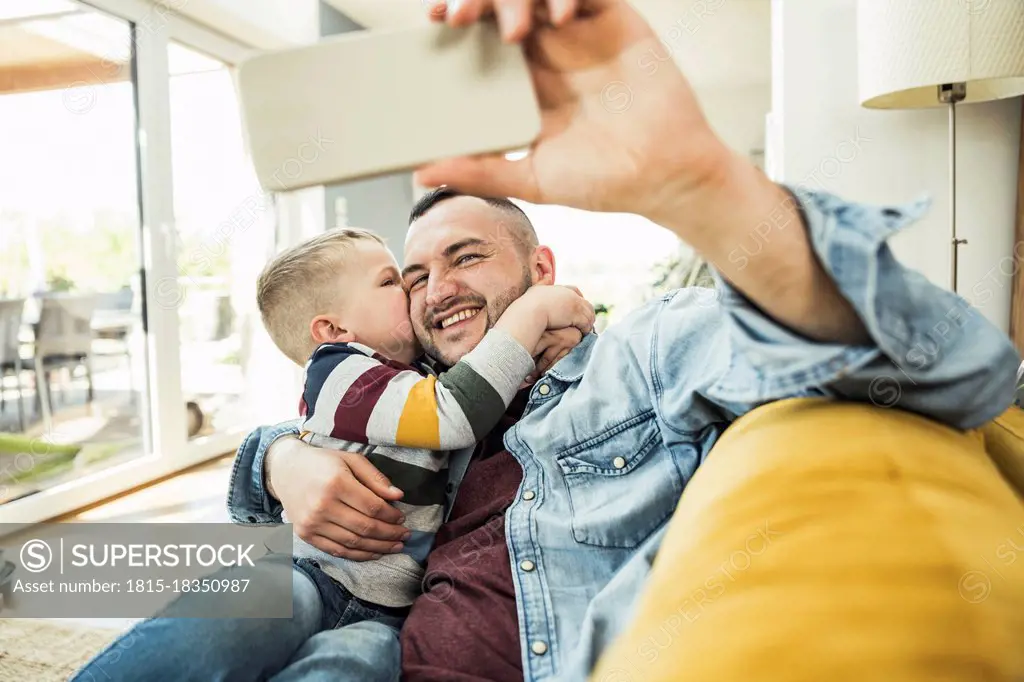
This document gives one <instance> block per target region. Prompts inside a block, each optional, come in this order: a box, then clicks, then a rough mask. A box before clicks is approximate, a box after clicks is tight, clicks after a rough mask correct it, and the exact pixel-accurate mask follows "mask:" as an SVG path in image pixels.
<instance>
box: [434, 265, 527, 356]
mask: <svg viewBox="0 0 1024 682" xmlns="http://www.w3.org/2000/svg"><path fill="white" fill-rule="evenodd" d="M531 286H533V278H532V277H531V276H530V270H529V268H523V279H522V280H521V281H520V282H519V283H518V284H516V285H513V286H511V287H509V288H508V289H505V290H504V291H502V292H501V293H500V294H498V295H497V296H495V297H494V300H493V301H491V302H490V303H488V302H487V299H485V298H484V297H483V296H480V295H479V294H477V293H475V292H474V293H472V294H469V295H464V296H456V297H455V298H453V299H451V300H449V301H448V302H447V305H445V307H444V308H443V309H435V310H434V311H432V313H431V314H430V315H428V316H427V319H429V320H431V321H433V320H435V319H437V318H438V317H441V316H443V314H444V312H445V311H446V310H451V309H452V308H454V307H455V306H459V305H464V304H469V305H473V306H478V307H480V308H482V309H484V310H485V311H486V313H487V329H488V330H490V329H491V328H492V327H494V325H495V323H496V322H497V321H498V318H499V317H501V315H502V313H504V312H505V310H506V309H507V308H508V307H509V306H510V305H512V301H514V300H516V299H517V298H519V297H520V296H522V295H523V294H525V293H526V290H527V289H529V288H530V287H531ZM477 314H478V315H479V313H477ZM422 329H423V333H424V334H425V336H426V338H423V337H422V336H421V337H420V339H419V341H420V345H422V346H423V351H424V352H425V353H426V354H427V355H429V356H430V357H431V358H433V359H434V360H436V361H438V362H440V363H442V364H444V365H446V366H448V367H451V366H452V365H454V364H455V363H456V362H458V361H459V360H460V359H461V356H459V357H451V356H447V355H446V354H445V353H444V352H442V351H441V349H440V348H438V347H437V345H436V344H435V343H434V334H435V332H438V331H441V330H439V329H436V328H435V327H434V325H433V323H431V324H429V325H424V326H423V328H422ZM417 336H420V335H417ZM461 340H462V337H461V335H459V336H455V337H454V338H452V339H451V340H450V343H452V344H455V343H458V342H459V341H461Z"/></svg>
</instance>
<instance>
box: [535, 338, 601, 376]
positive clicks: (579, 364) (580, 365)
mask: <svg viewBox="0 0 1024 682" xmlns="http://www.w3.org/2000/svg"><path fill="white" fill-rule="evenodd" d="M596 340H597V334H596V333H594V332H591V333H590V334H587V335H586V336H584V337H583V340H582V341H580V342H579V343H578V344H577V345H576V347H575V348H573V349H572V350H571V351H569V354H568V355H566V356H565V357H564V358H562V359H561V360H559V361H558V362H557V363H555V366H554V367H552V368H551V369H549V370H548V371H547V372H546V373H545V374H544V376H549V377H554V378H555V379H558V380H559V381H564V382H566V383H570V384H571V383H573V382H576V381H579V380H580V377H582V376H583V370H584V369H586V366H587V360H588V358H589V357H590V348H591V347H592V346H593V345H594V342H595V341H596Z"/></svg>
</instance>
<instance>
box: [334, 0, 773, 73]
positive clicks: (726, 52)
mask: <svg viewBox="0 0 1024 682" xmlns="http://www.w3.org/2000/svg"><path fill="white" fill-rule="evenodd" d="M325 1H326V2H327V3H328V4H330V5H331V6H332V7H334V8H335V9H337V10H338V11H340V12H343V13H344V14H346V15H348V16H349V17H350V18H351V19H352V20H354V21H356V22H358V23H360V24H362V25H363V26H366V27H368V28H397V27H400V26H409V25H414V24H416V23H422V22H425V21H427V18H426V10H425V4H426V0H325ZM633 4H634V5H635V6H636V7H637V9H638V10H639V11H640V12H641V14H643V15H644V17H645V18H646V19H647V21H648V22H649V23H650V24H651V27H652V28H653V29H654V30H655V32H656V33H657V34H658V35H659V36H661V39H662V42H663V43H664V45H665V48H666V50H667V51H669V52H671V53H672V55H673V56H674V57H675V59H676V61H677V62H678V63H679V64H680V65H681V66H682V67H683V69H684V70H685V72H686V74H687V76H688V77H689V79H690V81H691V82H692V83H693V84H694V85H695V86H696V87H697V88H699V89H709V88H710V89H719V88H722V89H732V88H741V87H746V86H750V85H765V84H767V83H769V82H770V81H771V3H770V0H699V1H696V2H695V1H694V0H635V1H634V2H633ZM701 15H703V16H701Z"/></svg>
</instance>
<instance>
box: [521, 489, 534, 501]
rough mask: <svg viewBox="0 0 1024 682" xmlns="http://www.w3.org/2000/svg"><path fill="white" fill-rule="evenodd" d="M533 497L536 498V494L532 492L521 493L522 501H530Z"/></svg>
mask: <svg viewBox="0 0 1024 682" xmlns="http://www.w3.org/2000/svg"><path fill="white" fill-rule="evenodd" d="M535 497H537V493H535V492H533V491H532V490H527V491H526V492H525V493H523V499H524V500H527V501H529V500H532V499H533V498H535Z"/></svg>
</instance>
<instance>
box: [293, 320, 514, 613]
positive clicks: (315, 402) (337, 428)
mask: <svg viewBox="0 0 1024 682" xmlns="http://www.w3.org/2000/svg"><path fill="white" fill-rule="evenodd" d="M533 368H534V362H533V358H531V357H530V354H529V352H527V350H526V349H525V348H523V347H522V346H521V345H519V342H517V341H516V340H515V339H513V338H512V337H511V336H510V335H508V334H507V333H506V332H503V331H500V330H496V329H491V330H490V331H488V332H487V335H486V336H485V337H484V338H483V340H482V341H481V342H480V343H479V344H478V345H477V347H476V348H474V349H473V350H472V351H471V352H469V353H467V354H466V355H465V356H464V357H463V358H462V360H460V361H459V362H458V363H457V364H456V365H455V366H454V367H452V368H451V369H449V370H448V371H447V372H444V373H442V374H440V375H439V376H436V377H435V376H433V375H431V374H430V373H429V372H428V371H426V369H425V368H417V367H410V366H407V365H403V364H401V363H398V362H395V361H393V360H389V359H388V358H385V357H384V356H382V355H380V354H379V353H376V352H374V351H373V349H371V348H368V347H366V346H363V345H361V344H358V343H347V344H344V343H332V344H325V345H322V346H320V347H319V348H317V349H316V351H315V352H314V353H313V355H312V356H311V357H310V359H309V362H308V363H307V364H306V379H305V388H304V389H303V393H302V400H301V402H300V405H299V411H300V415H301V416H302V417H303V418H304V419H303V422H302V425H301V426H300V431H301V433H302V437H303V439H304V440H306V441H307V442H308V443H310V444H312V445H316V446H320V447H327V448H332V449H336V450H347V451H350V452H360V453H363V454H365V455H366V457H367V459H369V460H370V461H371V462H372V463H373V465H374V466H376V467H377V468H378V469H379V470H380V471H381V473H383V474H384V475H385V476H387V477H388V478H389V479H390V480H391V482H392V483H393V484H394V485H395V486H397V487H398V488H400V489H401V490H403V491H404V492H405V496H404V497H403V498H402V500H401V501H400V502H395V503H394V505H395V506H396V507H397V508H398V509H399V510H400V511H401V512H402V513H403V514H405V526H406V527H407V528H408V529H409V530H410V531H411V532H412V537H411V538H410V539H409V540H407V541H406V542H405V549H404V550H403V552H402V553H401V554H391V555H385V556H383V557H381V558H380V559H377V560H376V561H365V562H358V561H349V560H347V559H341V558H338V557H334V556H331V555H329V554H326V553H324V552H321V551H320V550H318V549H316V548H315V547H313V546H312V545H309V544H307V543H305V542H304V541H302V540H300V539H299V538H298V537H296V538H295V539H294V543H295V545H294V546H295V550H294V551H295V555H296V556H299V557H308V558H312V559H316V560H317V561H318V563H320V565H321V567H322V568H323V570H324V572H325V573H327V574H328V575H330V576H331V577H332V578H334V579H335V580H337V581H338V582H340V583H341V584H342V585H344V586H345V587H346V588H347V589H348V590H349V591H350V592H351V593H352V594H354V595H355V596H357V597H359V598H360V599H364V600H366V601H369V602H372V603H374V604H380V605H383V606H393V607H397V606H406V605H408V604H411V603H412V601H413V599H415V598H416V596H417V595H418V594H419V592H420V588H421V582H422V579H423V565H424V563H425V562H426V558H427V554H428V553H429V552H430V549H431V547H432V545H433V541H434V535H435V533H436V532H437V529H438V527H440V525H441V521H442V518H443V515H444V497H445V486H446V485H447V483H448V452H449V451H450V450H455V449H459V448H465V447H470V446H472V445H474V444H475V443H476V442H477V441H478V440H480V439H481V438H483V436H484V435H486V434H487V433H488V432H489V431H490V430H491V429H492V428H493V427H494V426H495V425H496V424H497V423H498V420H499V419H500V418H501V416H502V415H503V414H504V413H505V410H506V409H507V407H508V404H509V402H511V400H512V398H513V397H514V396H515V394H516V391H517V390H518V388H519V386H520V384H521V383H522V381H523V379H525V378H526V375H527V374H529V373H530V372H531V371H532V370H533Z"/></svg>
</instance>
